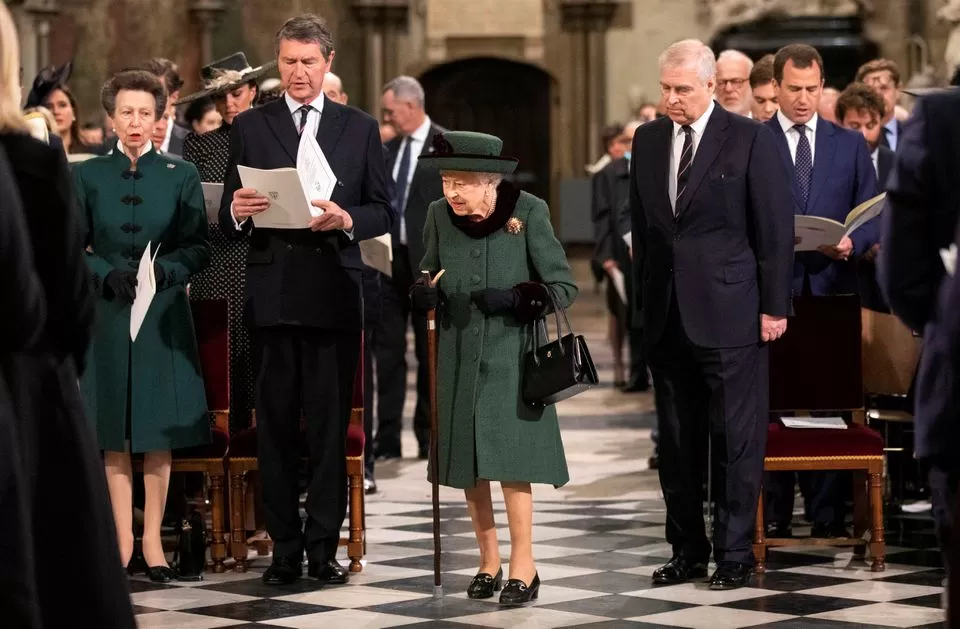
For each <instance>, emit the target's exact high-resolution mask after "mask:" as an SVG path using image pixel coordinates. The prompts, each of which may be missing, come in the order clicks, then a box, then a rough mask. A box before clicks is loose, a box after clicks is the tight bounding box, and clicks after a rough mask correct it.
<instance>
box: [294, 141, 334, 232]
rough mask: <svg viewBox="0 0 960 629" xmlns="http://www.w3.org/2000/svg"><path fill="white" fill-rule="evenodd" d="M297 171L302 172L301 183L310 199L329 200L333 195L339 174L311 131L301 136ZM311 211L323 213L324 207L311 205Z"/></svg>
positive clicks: (317, 214) (304, 192)
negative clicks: (332, 167)
mask: <svg viewBox="0 0 960 629" xmlns="http://www.w3.org/2000/svg"><path fill="white" fill-rule="evenodd" d="M297 173H299V174H300V185H301V186H302V187H303V194H304V196H306V197H307V200H308V201H329V200H330V197H331V196H333V189H334V187H335V186H336V185H337V176H336V175H335V174H333V170H332V169H331V168H330V163H329V162H328V161H327V158H326V156H325V155H324V154H323V151H322V150H321V149H320V144H319V143H318V142H317V138H315V137H314V136H313V135H311V134H309V133H304V134H303V135H302V136H300V147H299V148H298V149H297ZM310 212H311V213H312V214H313V215H314V216H320V215H321V214H323V210H322V209H320V208H317V207H313V206H310Z"/></svg>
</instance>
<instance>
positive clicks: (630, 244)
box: [623, 232, 633, 249]
mask: <svg viewBox="0 0 960 629" xmlns="http://www.w3.org/2000/svg"><path fill="white" fill-rule="evenodd" d="M623 242H625V243H627V249H633V232H627V233H625V234H624V235H623Z"/></svg>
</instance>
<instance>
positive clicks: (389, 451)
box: [376, 76, 445, 459]
mask: <svg viewBox="0 0 960 629" xmlns="http://www.w3.org/2000/svg"><path fill="white" fill-rule="evenodd" d="M381 105H382V107H383V122H384V123H386V124H389V125H391V126H393V128H395V129H396V130H397V136H396V137H395V138H393V139H392V140H390V141H389V142H387V143H386V145H385V147H386V154H387V172H388V173H390V176H391V178H392V180H393V196H392V201H393V209H394V211H395V212H396V216H397V218H396V221H395V222H394V224H393V229H392V230H391V232H390V234H391V236H392V238H393V277H387V276H386V275H384V276H383V277H382V278H381V280H382V302H381V303H382V310H381V313H380V322H381V325H380V334H379V335H378V336H377V347H376V355H377V395H378V397H379V401H378V403H377V422H378V423H377V443H376V454H377V457H378V458H384V459H393V458H400V456H401V454H402V453H401V451H400V434H401V432H402V428H403V404H404V399H405V398H406V394H407V321H408V320H410V321H411V323H412V325H413V334H414V343H415V351H416V355H417V406H416V410H415V411H414V414H413V431H414V433H415V434H416V436H417V444H418V445H419V448H418V452H417V455H418V456H419V458H421V459H425V458H427V452H428V451H429V447H430V391H429V389H428V388H427V387H428V384H427V328H426V325H427V323H426V316H425V315H423V314H418V313H416V312H412V311H411V308H410V300H409V298H408V296H407V295H408V294H409V292H410V286H411V285H412V284H413V282H415V281H416V280H417V277H418V276H419V274H420V260H421V259H422V258H423V224H424V222H425V221H426V219H427V206H429V205H430V204H431V203H432V202H434V201H436V200H437V199H439V198H441V197H443V186H442V184H441V183H440V176H439V175H438V174H437V172H436V171H430V170H429V169H427V170H423V169H420V168H418V167H417V165H418V163H419V161H420V160H419V157H420V156H421V155H426V154H427V153H430V152H432V151H433V145H432V140H433V137H434V136H435V135H437V134H438V133H442V132H443V131H445V129H444V128H443V127H440V126H437V125H435V124H433V122H432V121H431V120H430V117H429V116H427V114H426V111H425V110H424V94H423V87H421V86H420V83H419V82H418V81H417V80H416V79H414V78H413V77H409V76H399V77H397V78H395V79H393V80H392V81H390V82H389V83H387V84H386V85H385V86H384V88H383V94H382V96H381Z"/></svg>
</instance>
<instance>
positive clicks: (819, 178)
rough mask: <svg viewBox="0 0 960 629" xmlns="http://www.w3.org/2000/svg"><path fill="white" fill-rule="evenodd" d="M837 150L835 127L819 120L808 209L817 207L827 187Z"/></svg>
mask: <svg viewBox="0 0 960 629" xmlns="http://www.w3.org/2000/svg"><path fill="white" fill-rule="evenodd" d="M836 148H837V139H836V137H834V128H833V125H832V124H831V123H829V122H827V121H826V120H823V119H819V120H817V146H816V152H815V153H814V158H813V181H812V182H811V183H810V196H809V197H808V198H807V207H806V209H807V210H808V211H809V209H810V208H813V207H816V206H817V199H818V198H819V197H820V191H821V190H823V189H824V187H826V185H827V175H829V174H830V169H831V168H832V167H833V154H834V151H836Z"/></svg>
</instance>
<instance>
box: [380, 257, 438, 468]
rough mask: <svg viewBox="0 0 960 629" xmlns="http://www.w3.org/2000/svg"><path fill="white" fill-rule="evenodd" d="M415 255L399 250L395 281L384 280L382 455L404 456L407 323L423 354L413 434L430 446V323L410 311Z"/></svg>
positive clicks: (419, 356) (419, 361)
mask: <svg viewBox="0 0 960 629" xmlns="http://www.w3.org/2000/svg"><path fill="white" fill-rule="evenodd" d="M411 262H412V263H419V260H416V261H414V260H410V253H409V250H408V249H407V247H405V246H404V245H398V246H397V247H395V248H394V250H393V277H387V276H385V275H384V276H382V277H381V280H382V283H381V296H382V302H381V303H382V310H381V313H380V333H379V334H378V335H377V347H376V355H377V397H378V400H377V422H378V423H377V452H378V453H383V452H386V453H390V452H400V432H401V430H402V428H403V405H404V401H405V400H406V397H407V322H408V321H409V322H411V323H412V325H413V334H414V346H415V351H416V356H417V406H416V410H415V411H414V415H413V431H414V433H415V434H416V436H417V442H418V443H419V444H420V447H421V448H426V447H427V446H428V445H429V444H430V407H429V404H430V389H429V386H430V385H429V381H428V379H427V319H426V316H425V315H423V314H419V313H416V312H413V311H412V309H411V308H410V297H409V294H410V287H411V286H412V285H413V282H414V281H416V279H417V278H416V277H414V271H413V269H414V267H413V265H412V264H411Z"/></svg>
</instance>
